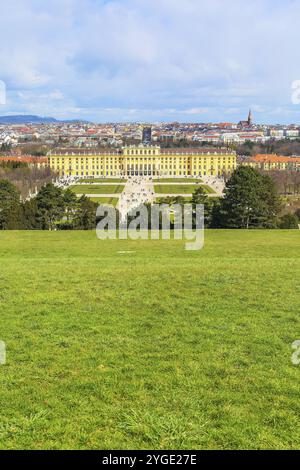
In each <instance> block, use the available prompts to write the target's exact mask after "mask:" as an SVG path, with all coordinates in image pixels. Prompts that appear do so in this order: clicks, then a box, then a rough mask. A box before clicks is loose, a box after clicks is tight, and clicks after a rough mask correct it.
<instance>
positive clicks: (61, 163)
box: [48, 145, 237, 178]
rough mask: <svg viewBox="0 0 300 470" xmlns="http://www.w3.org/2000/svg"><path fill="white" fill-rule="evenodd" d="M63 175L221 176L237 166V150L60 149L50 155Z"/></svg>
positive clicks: (53, 165)
mask: <svg viewBox="0 0 300 470" xmlns="http://www.w3.org/2000/svg"><path fill="white" fill-rule="evenodd" d="M48 159H49V166H50V168H51V169H52V170H53V171H56V172H58V173H59V174H60V176H79V177H90V178H92V177H113V176H116V177H126V176H139V175H140V176H142V175H143V176H158V177H177V176H178V177H179V176H206V175H207V176H218V175H222V174H224V173H226V174H228V173H231V172H232V171H233V170H234V169H235V168H236V164H237V163H236V154H235V152H232V151H228V150H227V149H213V148H212V149H202V148H178V149H177V148H176V149H165V148H164V149H162V148H161V147H159V146H154V145H151V146H146V145H136V146H127V147H122V148H121V149H107V150H103V151H101V152H99V151H98V152H93V151H90V150H78V149H76V150H73V149H72V150H70V149H69V150H68V151H66V150H63V149H62V150H60V151H57V152H55V153H53V152H51V153H50V154H49V155H48Z"/></svg>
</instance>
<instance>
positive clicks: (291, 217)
mask: <svg viewBox="0 0 300 470" xmlns="http://www.w3.org/2000/svg"><path fill="white" fill-rule="evenodd" d="M298 225H299V219H298V217H297V216H296V214H285V215H284V216H283V217H281V219H280V222H279V228H282V229H297V228H299V227H298Z"/></svg>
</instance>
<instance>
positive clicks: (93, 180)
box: [79, 178, 126, 183]
mask: <svg viewBox="0 0 300 470" xmlns="http://www.w3.org/2000/svg"><path fill="white" fill-rule="evenodd" d="M79 183H126V180H124V179H121V178H87V179H81V180H79Z"/></svg>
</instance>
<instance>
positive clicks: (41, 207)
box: [0, 166, 300, 230]
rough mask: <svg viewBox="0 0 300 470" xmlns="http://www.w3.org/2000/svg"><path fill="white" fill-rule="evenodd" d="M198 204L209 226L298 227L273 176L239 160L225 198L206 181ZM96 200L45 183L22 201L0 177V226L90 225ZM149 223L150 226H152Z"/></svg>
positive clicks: (181, 200)
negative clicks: (214, 193)
mask: <svg viewBox="0 0 300 470" xmlns="http://www.w3.org/2000/svg"><path fill="white" fill-rule="evenodd" d="M160 202H161V203H165V204H169V205H172V204H182V205H183V204H184V203H185V199H184V198H182V197H174V198H164V199H162V200H160ZM191 203H192V205H193V207H195V205H196V204H203V205H204V208H205V225H206V227H207V228H216V229H218V228H224V229H254V228H256V229H258V228H265V229H275V228H287V229H293V228H294V229H296V228H298V225H299V224H300V220H299V219H300V210H299V209H298V210H296V211H295V213H289V214H285V215H283V216H280V214H281V212H282V208H283V201H282V199H281V197H280V196H279V194H278V192H277V189H276V185H275V183H274V180H273V179H272V178H271V177H270V176H269V175H266V174H262V173H260V172H259V171H257V170H256V169H254V168H251V167H248V166H240V167H239V168H238V169H237V170H235V171H234V173H233V174H232V175H231V177H230V178H229V179H228V181H227V182H226V187H225V194H224V197H222V198H209V197H208V195H207V193H206V192H205V190H204V189H203V187H201V186H199V187H198V188H197V189H196V190H195V192H194V193H193V197H192V201H191ZM96 211H97V204H96V203H94V202H92V201H91V200H90V199H88V198H87V197H85V196H82V197H81V198H77V196H76V195H75V194H74V193H73V192H72V191H71V190H70V189H67V190H62V189H60V188H57V187H56V186H54V185H53V184H52V183H47V184H45V185H44V186H43V187H42V188H41V189H40V191H39V192H38V194H37V196H36V197H34V198H32V199H30V200H28V201H25V202H22V200H21V197H20V192H19V190H18V189H17V188H16V187H15V186H14V185H13V184H12V183H11V182H10V181H7V180H1V181H0V230H90V229H94V228H95V227H96ZM149 228H150V227H149Z"/></svg>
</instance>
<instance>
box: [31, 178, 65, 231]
mask: <svg viewBox="0 0 300 470" xmlns="http://www.w3.org/2000/svg"><path fill="white" fill-rule="evenodd" d="M36 203H37V208H38V216H39V219H40V222H41V227H42V228H43V229H44V230H47V229H48V230H53V229H54V228H55V222H58V221H60V220H61V219H62V217H63V215H64V211H65V202H64V197H63V191H62V190H61V189H60V188H56V187H55V186H54V185H53V184H52V183H48V184H46V185H45V186H44V187H43V188H42V189H41V190H40V191H39V193H38V195H37V197H36Z"/></svg>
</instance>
